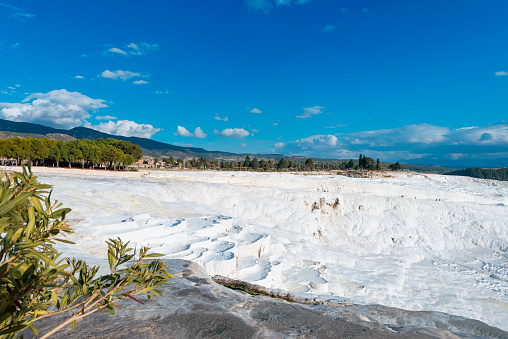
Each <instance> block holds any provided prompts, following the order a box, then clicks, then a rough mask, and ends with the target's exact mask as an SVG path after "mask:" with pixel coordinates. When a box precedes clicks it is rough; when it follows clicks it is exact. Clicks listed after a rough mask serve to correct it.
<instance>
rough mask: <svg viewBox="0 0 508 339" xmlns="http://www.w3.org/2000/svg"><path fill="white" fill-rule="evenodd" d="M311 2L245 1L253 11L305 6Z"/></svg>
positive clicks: (302, 0)
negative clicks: (294, 5)
mask: <svg viewBox="0 0 508 339" xmlns="http://www.w3.org/2000/svg"><path fill="white" fill-rule="evenodd" d="M310 1H311V0H245V4H246V5H247V8H248V9H249V10H251V11H268V10H270V9H273V8H274V7H275V6H277V7H278V6H291V5H293V4H296V5H303V4H306V3H308V2H310Z"/></svg>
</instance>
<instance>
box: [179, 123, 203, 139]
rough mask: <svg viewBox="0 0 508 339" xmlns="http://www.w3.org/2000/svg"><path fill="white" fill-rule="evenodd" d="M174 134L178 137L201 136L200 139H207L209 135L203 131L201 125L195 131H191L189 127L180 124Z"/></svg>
mask: <svg viewBox="0 0 508 339" xmlns="http://www.w3.org/2000/svg"><path fill="white" fill-rule="evenodd" d="M174 135H176V136H177V137H188V138H200V139H205V138H206V136H207V135H206V134H205V133H204V132H203V130H202V129H201V127H196V129H195V130H194V133H191V132H189V131H188V130H187V128H185V127H183V126H178V128H177V130H176V133H175V134H174Z"/></svg>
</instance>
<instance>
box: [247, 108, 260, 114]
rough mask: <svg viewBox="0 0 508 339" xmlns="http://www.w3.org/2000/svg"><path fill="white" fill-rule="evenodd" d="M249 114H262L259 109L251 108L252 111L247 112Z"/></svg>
mask: <svg viewBox="0 0 508 339" xmlns="http://www.w3.org/2000/svg"><path fill="white" fill-rule="evenodd" d="M249 113H255V114H261V113H263V112H261V110H260V109H257V108H253V109H251V110H250V111H249Z"/></svg>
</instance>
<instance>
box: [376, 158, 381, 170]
mask: <svg viewBox="0 0 508 339" xmlns="http://www.w3.org/2000/svg"><path fill="white" fill-rule="evenodd" d="M376 171H381V162H380V161H379V158H377V161H376Z"/></svg>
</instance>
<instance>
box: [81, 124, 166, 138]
mask: <svg viewBox="0 0 508 339" xmlns="http://www.w3.org/2000/svg"><path fill="white" fill-rule="evenodd" d="M85 127H88V128H92V129H94V130H96V131H100V132H103V133H108V134H113V135H121V136H124V137H138V138H147V139H150V138H151V137H152V135H154V134H155V133H157V132H159V131H161V129H160V128H155V127H153V126H152V125H148V124H138V123H136V122H134V121H130V120H118V121H108V122H101V123H99V124H98V125H95V126H92V125H90V124H89V123H87V124H85Z"/></svg>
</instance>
